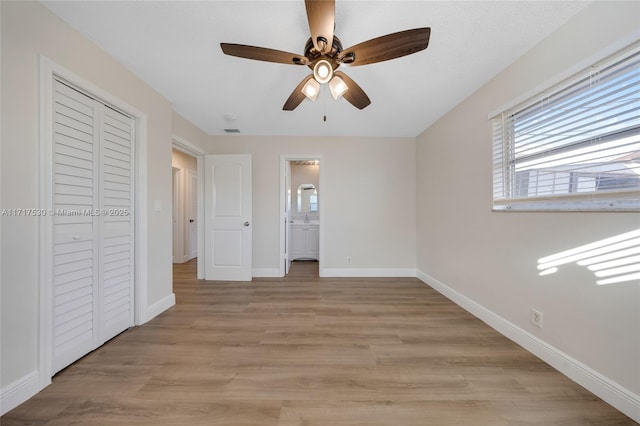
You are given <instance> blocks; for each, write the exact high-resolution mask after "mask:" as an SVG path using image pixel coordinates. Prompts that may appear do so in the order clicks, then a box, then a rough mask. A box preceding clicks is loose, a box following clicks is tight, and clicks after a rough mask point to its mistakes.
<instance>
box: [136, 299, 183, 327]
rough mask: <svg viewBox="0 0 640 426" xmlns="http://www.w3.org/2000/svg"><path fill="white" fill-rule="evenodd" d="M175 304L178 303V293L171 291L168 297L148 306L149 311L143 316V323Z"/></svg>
mask: <svg viewBox="0 0 640 426" xmlns="http://www.w3.org/2000/svg"><path fill="white" fill-rule="evenodd" d="M175 304H176V295H175V294H174V293H171V294H170V295H168V296H167V297H165V298H163V299H160V300H159V301H157V302H156V303H154V304H153V305H151V306H149V307H147V311H146V312H145V314H144V316H143V318H144V322H143V323H142V324H144V323H145V322H147V321H150V320H152V319H154V318H155V317H157V316H158V315H160V314H161V313H163V312H164V311H166V310H167V309H169V308H170V307H172V306H173V305H175Z"/></svg>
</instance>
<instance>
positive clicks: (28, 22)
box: [0, 2, 189, 410]
mask: <svg viewBox="0 0 640 426" xmlns="http://www.w3.org/2000/svg"><path fill="white" fill-rule="evenodd" d="M0 8H1V10H2V13H1V18H2V23H1V31H2V37H1V39H2V51H1V56H2V70H1V71H2V76H1V78H2V80H1V83H2V93H1V96H2V98H1V100H2V130H1V132H2V133H1V136H2V141H1V149H2V159H1V161H2V163H1V168H0V169H1V174H2V178H1V182H2V189H1V192H2V199H1V201H0V202H1V206H0V207H2V208H7V209H11V208H36V207H39V192H38V179H39V178H38V167H39V163H38V161H39V160H38V143H39V142H38V129H39V121H38V120H39V111H38V108H39V103H38V102H39V94H38V75H39V74H38V73H39V68H38V58H39V55H41V54H42V55H44V56H46V57H47V58H49V59H50V60H51V61H53V62H55V63H57V64H58V65H60V66H62V67H64V68H66V69H67V70H69V71H71V72H72V73H74V74H76V75H78V76H79V77H80V78H82V79H83V80H85V81H88V82H90V83H91V84H92V85H94V86H96V87H99V88H100V89H102V90H104V91H105V92H108V93H109V94H110V95H112V96H113V97H115V98H118V99H120V100H122V101H123V102H125V103H127V104H129V105H131V106H132V107H133V108H136V109H137V110H138V111H141V112H142V113H143V114H146V116H147V129H146V130H147V132H146V133H147V144H148V146H147V152H146V153H145V154H146V156H147V162H146V163H145V164H142V165H141V166H142V167H146V169H147V177H148V179H147V181H148V182H147V199H145V200H143V203H144V204H145V205H146V207H147V210H148V213H147V216H146V217H145V218H143V221H144V223H146V225H147V226H148V240H147V241H146V244H147V247H148V251H147V252H146V253H144V254H146V256H147V258H148V268H147V270H146V273H147V276H148V284H149V285H148V288H147V307H149V308H150V310H151V311H153V309H156V310H157V309H162V304H163V303H165V301H167V300H170V299H171V296H172V279H171V275H172V270H171V137H172V133H173V129H172V116H173V113H172V110H171V105H170V103H169V102H168V101H167V100H166V99H164V98H163V97H161V96H160V95H159V94H158V93H156V92H155V91H154V90H153V89H151V88H150V87H149V86H148V85H146V84H145V83H144V82H142V81H141V80H139V79H138V78H137V77H135V76H134V75H133V74H131V73H130V72H129V71H128V70H127V69H126V68H124V67H123V66H122V65H121V64H119V63H118V62H116V61H115V60H114V59H112V58H111V57H110V56H108V55H106V54H105V53H104V52H103V51H102V50H100V49H99V48H98V47H97V46H96V45H95V44H93V43H92V42H90V41H89V40H87V39H86V38H84V37H82V36H81V35H79V34H78V33H77V32H76V31H75V30H73V29H71V28H70V27H69V26H68V25H67V24H66V23H64V22H63V21H62V20H60V19H59V18H58V17H57V16H55V15H54V14H52V13H51V12H50V11H49V10H48V9H46V8H45V7H44V6H42V5H41V4H40V3H37V2H0ZM188 127H189V126H188V125H187V124H185V123H181V129H187V128H188ZM185 132H186V130H185ZM155 200H159V202H160V203H161V205H162V210H161V211H159V212H157V211H154V202H155ZM1 231H2V234H1V238H0V239H1V244H2V249H1V253H2V258H1V263H2V277H1V288H0V290H1V293H2V301H1V303H2V305H1V313H0V315H1V316H0V320H1V323H2V325H1V327H2V328H1V338H2V340H1V345H0V346H1V349H0V356H1V359H2V363H1V366H0V387H1V389H2V397H3V398H5V401H3V406H2V409H3V410H5V409H6V407H7V399H6V398H8V396H7V395H8V393H11V392H13V391H16V392H18V393H20V392H23V393H22V394H21V395H27V393H28V392H29V391H32V390H33V388H32V387H30V386H29V384H32V383H33V380H31V379H33V378H34V377H36V376H37V374H38V372H37V370H38V351H39V348H38V325H39V312H38V311H39V294H38V288H39V287H38V286H39V277H38V267H39V261H38V256H39V249H38V236H39V231H38V219H37V218H34V217H2V229H1ZM147 313H149V312H147ZM154 313H156V314H157V313H158V312H157V311H156V312H154ZM25 378H28V379H29V380H31V381H30V382H29V383H24V382H23V381H24V380H26V379H25ZM36 378H37V377H36ZM21 381H22V382H21ZM37 382H38V380H35V382H34V383H37ZM23 385H24V386H23ZM21 386H22V387H21ZM36 390H37V389H36ZM10 391H11V392H10ZM10 396H11V395H10ZM27 396H28V395H27ZM12 398H13V397H12ZM15 400H16V399H15V398H13V399H11V401H15Z"/></svg>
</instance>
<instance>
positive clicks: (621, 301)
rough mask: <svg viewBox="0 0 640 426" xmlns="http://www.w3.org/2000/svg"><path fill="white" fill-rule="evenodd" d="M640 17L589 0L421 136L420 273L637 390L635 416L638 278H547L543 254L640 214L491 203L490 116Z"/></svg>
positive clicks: (631, 5)
mask: <svg viewBox="0 0 640 426" xmlns="http://www.w3.org/2000/svg"><path fill="white" fill-rule="evenodd" d="M639 24H640V3H638V2H623V3H614V2H596V3H594V4H592V5H590V6H588V7H587V8H586V9H585V10H584V11H583V12H582V13H580V14H579V15H577V16H576V17H575V18H574V19H573V20H571V21H570V22H569V23H567V24H566V25H565V26H564V27H562V28H560V29H559V30H558V31H557V32H556V33H554V34H553V35H551V36H550V37H549V38H548V39H546V40H545V41H543V42H542V43H541V44H539V45H538V46H536V47H535V48H534V49H532V50H531V51H530V52H528V53H527V54H526V55H524V56H523V57H522V58H520V59H519V60H518V61H517V62H515V63H514V64H513V65H512V66H510V67H509V68H507V69H506V70H505V71H503V72H502V73H500V74H499V75H498V76H496V77H495V78H494V79H493V80H492V81H490V82H489V83H488V84H486V85H485V86H484V87H482V88H480V89H479V90H478V91H477V92H476V93H474V94H473V95H472V96H470V97H469V98H468V99H466V100H465V101H464V102H462V103H461V104H459V105H458V106H457V107H456V108H455V109H454V110H452V111H451V112H449V113H448V114H446V115H445V116H444V117H442V118H441V119H440V120H439V121H437V122H436V123H435V124H434V125H433V126H431V127H430V128H428V129H427V130H426V131H425V132H424V133H423V134H421V135H420V136H419V137H418V138H417V179H418V183H417V197H418V198H417V208H418V214H417V221H418V225H417V229H418V246H417V266H418V270H419V272H420V273H421V275H422V276H423V277H425V278H426V279H427V280H429V279H435V280H432V281H433V282H434V283H435V282H436V280H437V282H439V283H440V284H443V285H444V286H447V287H448V288H449V289H452V290H454V291H456V292H458V293H459V294H460V295H461V296H462V298H468V299H470V301H471V302H475V303H476V304H478V305H480V307H481V308H486V309H488V311H490V312H492V313H494V314H497V315H498V316H499V317H502V319H504V320H506V321H507V322H509V323H511V324H512V325H515V326H516V327H519V328H520V329H521V330H522V331H524V332H525V334H526V333H529V334H530V335H532V336H535V337H537V338H539V339H541V340H542V341H543V342H544V343H545V344H548V345H551V347H552V348H555V349H554V350H557V351H561V352H563V353H565V354H567V355H568V356H569V357H571V358H573V359H575V360H577V361H578V362H580V363H583V364H584V365H586V366H587V369H589V371H590V373H589V374H591V373H593V372H595V373H596V376H597V374H601V375H603V376H604V378H605V379H604V382H603V383H604V385H603V386H604V387H605V388H606V387H607V386H609V385H610V383H608V384H607V383H606V382H607V380H610V381H612V382H613V384H612V385H611V386H609V390H611V389H613V393H615V392H618V391H619V392H620V394H621V395H623V396H624V397H625V398H627V399H629V400H633V401H632V402H631V404H630V405H629V406H631V407H632V410H633V409H634V408H633V404H636V405H635V407H639V408H638V411H636V416H637V417H636V420H637V419H638V418H639V417H640V405H638V403H640V399H638V394H640V286H639V284H638V282H628V283H623V284H618V285H611V286H597V285H596V284H595V279H594V276H593V273H591V272H589V271H588V270H586V269H585V268H583V267H580V266H577V265H567V266H563V267H561V268H560V271H559V272H557V273H556V274H553V275H549V276H543V277H540V276H538V274H537V270H536V261H537V259H539V258H541V257H543V256H547V255H551V254H554V253H556V252H560V251H564V250H567V249H570V248H574V247H577V246H581V245H584V244H587V243H590V242H594V241H597V240H600V239H603V238H606V237H610V236H614V235H617V234H620V233H623V232H627V231H630V230H633V229H637V228H638V227H640V215H638V214H637V213H523V212H519V213H518V212H506V213H497V212H492V211H491V206H492V203H491V197H492V164H491V163H492V160H491V158H492V153H491V134H490V123H489V121H488V119H487V117H488V114H489V113H490V112H492V111H495V110H496V109H498V108H500V107H501V106H502V105H504V104H506V103H508V102H510V101H511V100H513V99H514V98H517V97H519V96H521V95H523V94H525V93H527V92H529V91H531V90H533V89H535V88H536V87H538V86H539V85H541V84H542V83H544V82H545V81H548V80H549V79H551V78H553V77H554V76H556V75H558V74H559V73H562V72H563V71H565V70H566V69H568V68H570V67H572V66H573V65H575V64H576V63H579V62H581V61H583V60H585V59H586V58H588V57H590V56H591V55H594V54H596V53H597V52H598V51H601V50H602V49H606V48H607V47H608V46H610V45H612V44H615V43H617V42H618V41H619V40H622V39H624V40H630V38H629V36H630V34H631V33H633V32H636V34H637V32H638V30H639V29H640V26H639ZM636 37H637V35H636ZM480 307H478V308H479V309H480ZM532 307H535V308H537V309H539V310H540V311H542V312H543V314H544V326H543V328H542V329H538V328H535V327H533V326H532V324H531V323H530V321H529V317H530V309H531V308H532ZM480 310H482V309H480ZM594 377H595V376H594ZM601 396H602V395H601ZM634 398H635V400H634ZM623 399H624V398H623ZM621 405H624V404H618V406H619V407H620V406H621ZM627 414H629V411H627Z"/></svg>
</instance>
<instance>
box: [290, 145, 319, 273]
mask: <svg viewBox="0 0 640 426" xmlns="http://www.w3.org/2000/svg"><path fill="white" fill-rule="evenodd" d="M313 160H318V161H319V162H320V170H318V181H319V183H320V191H323V190H324V188H325V185H324V172H323V170H324V159H323V157H322V154H280V210H279V216H278V217H279V218H280V220H279V221H278V222H279V223H280V255H279V258H278V259H279V261H278V271H279V276H280V277H284V276H285V269H286V268H285V262H286V260H287V259H286V256H287V252H286V249H287V241H286V231H287V223H286V221H287V212H286V210H285V207H284V206H285V203H286V200H287V190H288V189H291V188H286V187H285V185H286V174H287V171H286V163H287V162H289V161H313ZM289 184H291V182H289ZM321 199H322V201H321V202H320V205H321V208H320V210H319V211H318V223H319V224H320V225H319V226H320V253H319V256H318V263H319V265H318V266H319V271H320V276H322V261H323V259H324V226H323V218H324V211H325V205H326V203H325V201H326V197H324V196H321Z"/></svg>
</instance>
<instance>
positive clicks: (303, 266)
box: [280, 155, 323, 276]
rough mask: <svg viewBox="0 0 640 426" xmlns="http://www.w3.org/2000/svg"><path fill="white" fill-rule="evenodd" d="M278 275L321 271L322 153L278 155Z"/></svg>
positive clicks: (310, 273) (308, 273) (317, 273)
mask: <svg viewBox="0 0 640 426" xmlns="http://www.w3.org/2000/svg"><path fill="white" fill-rule="evenodd" d="M281 166H282V168H281V173H282V175H281V191H280V193H281V196H280V198H281V213H282V216H281V217H283V224H282V225H283V226H282V227H281V230H280V243H281V245H280V247H281V259H282V262H281V265H280V275H281V276H284V275H288V274H289V273H291V272H292V267H293V268H294V271H293V272H295V273H296V274H302V275H315V276H318V275H320V264H321V261H322V250H321V247H322V238H321V236H322V234H323V232H322V230H323V229H322V226H321V216H322V215H321V210H322V202H321V199H322V197H321V180H322V179H321V173H320V166H321V156H319V155H311V156H299V155H291V156H287V155H282V156H281Z"/></svg>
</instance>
